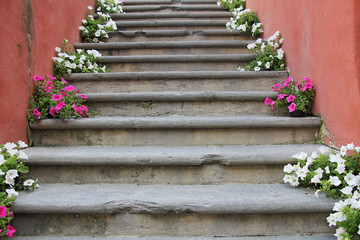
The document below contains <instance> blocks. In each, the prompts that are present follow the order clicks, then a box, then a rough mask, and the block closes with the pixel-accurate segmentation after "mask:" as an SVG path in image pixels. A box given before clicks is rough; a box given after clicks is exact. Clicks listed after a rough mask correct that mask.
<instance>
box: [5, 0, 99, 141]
mask: <svg viewBox="0 0 360 240" xmlns="http://www.w3.org/2000/svg"><path fill="white" fill-rule="evenodd" d="M94 4H95V1H94V0H81V1H74V0H61V1H59V0H41V1H40V0H11V1H2V3H1V8H0V20H1V24H2V25H1V26H2V27H1V38H0V113H1V114H0V126H1V127H0V144H2V143H5V142H7V141H12V142H15V141H18V140H26V139H27V121H26V109H27V103H28V99H29V96H30V94H31V91H32V80H31V77H32V76H34V75H44V74H46V73H52V68H53V61H52V57H53V56H55V51H54V49H55V47H57V46H60V45H61V43H62V40H63V39H68V40H69V42H70V43H74V42H77V41H79V40H80V35H79V30H78V27H79V26H80V25H81V20H82V19H84V18H85V17H86V15H87V6H94Z"/></svg>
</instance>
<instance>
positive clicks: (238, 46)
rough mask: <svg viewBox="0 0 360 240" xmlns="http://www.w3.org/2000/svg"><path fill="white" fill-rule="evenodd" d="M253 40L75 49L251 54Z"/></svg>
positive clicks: (115, 52) (82, 46) (114, 52)
mask: <svg viewBox="0 0 360 240" xmlns="http://www.w3.org/2000/svg"><path fill="white" fill-rule="evenodd" d="M251 42H253V41H244V40H243V41H241V40H240V41H234V40H233V41H149V42H106V43H76V44H75V45H74V47H75V48H77V49H96V50H98V51H100V52H101V53H102V54H103V55H107V56H114V55H144V54H145V55H150V54H151V55H161V54H164V55H169V54H172V55H184V54H233V53H237V54H241V53H242V54H251V53H252V52H251V51H250V50H248V49H247V45H248V44H249V43H251Z"/></svg>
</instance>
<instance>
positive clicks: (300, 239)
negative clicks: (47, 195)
mask: <svg viewBox="0 0 360 240" xmlns="http://www.w3.org/2000/svg"><path fill="white" fill-rule="evenodd" d="M16 239H17V240H101V239H104V240H335V239H336V237H335V236H334V235H324V234H321V235H320V234H319V235H318V234H315V235H311V236H301V235H296V236H254V237H211V236H209V237H168V236H159V237H156V236H152V237H136V236H126V237H121V236H119V237H116V236H112V237H105V236H103V237H88V236H83V237H81V236H68V237H54V236H47V237H39V236H36V237H16Z"/></svg>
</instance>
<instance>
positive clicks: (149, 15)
mask: <svg viewBox="0 0 360 240" xmlns="http://www.w3.org/2000/svg"><path fill="white" fill-rule="evenodd" d="M232 15H233V14H232V13H231V12H171V13H170V12H150V13H148V12H143V13H131V12H130V13H126V14H124V13H111V14H110V16H111V18H112V19H113V20H116V19H138V18H140V19H146V18H170V19H171V18H200V17H209V18H219V17H220V18H223V17H229V18H230V17H231V16H232Z"/></svg>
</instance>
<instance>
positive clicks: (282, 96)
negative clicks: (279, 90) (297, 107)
mask: <svg viewBox="0 0 360 240" xmlns="http://www.w3.org/2000/svg"><path fill="white" fill-rule="evenodd" d="M286 96H287V95H286V94H279V96H278V100H280V99H283V98H284V97H286Z"/></svg>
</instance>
